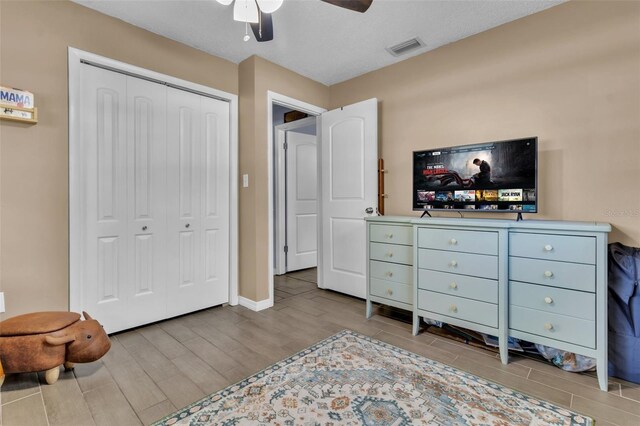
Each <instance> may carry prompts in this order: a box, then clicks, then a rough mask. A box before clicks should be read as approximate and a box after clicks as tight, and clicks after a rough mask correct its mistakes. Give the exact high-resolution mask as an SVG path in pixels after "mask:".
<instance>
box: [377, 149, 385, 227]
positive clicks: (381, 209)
mask: <svg viewBox="0 0 640 426" xmlns="http://www.w3.org/2000/svg"><path fill="white" fill-rule="evenodd" d="M385 173H387V171H386V170H385V169H384V160H383V159H382V158H380V159H378V213H380V214H381V215H384V199H385V198H387V194H385V193H384V174H385Z"/></svg>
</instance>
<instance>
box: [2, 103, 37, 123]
mask: <svg viewBox="0 0 640 426" xmlns="http://www.w3.org/2000/svg"><path fill="white" fill-rule="evenodd" d="M0 119H2V120H9V121H19V122H21V123H29V124H36V123H37V122H38V108H18V107H14V106H11V107H9V106H6V105H1V104H0Z"/></svg>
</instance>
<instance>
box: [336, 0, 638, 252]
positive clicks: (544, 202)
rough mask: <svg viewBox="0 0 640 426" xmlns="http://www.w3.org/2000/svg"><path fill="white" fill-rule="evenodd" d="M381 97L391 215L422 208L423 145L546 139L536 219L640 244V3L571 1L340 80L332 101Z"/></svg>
mask: <svg viewBox="0 0 640 426" xmlns="http://www.w3.org/2000/svg"><path fill="white" fill-rule="evenodd" d="M372 97H377V98H378V99H379V101H380V104H379V113H380V132H379V134H380V139H381V155H382V157H383V158H384V160H385V168H386V169H388V170H389V173H388V174H387V175H386V178H385V179H386V180H385V190H386V191H385V192H387V193H388V194H389V198H388V199H387V203H386V213H387V214H403V215H414V216H415V215H416V213H414V212H412V211H411V205H412V202H411V185H412V183H411V182H412V178H411V173H412V171H411V167H412V166H411V161H412V157H411V152H412V151H414V150H420V149H425V148H436V147H439V146H449V145H457V144H466V143H475V142H484V141H492V140H503V139H510V138H517V137H523V136H532V135H537V136H539V137H540V143H539V149H540V152H539V164H540V169H539V185H540V201H539V203H540V208H541V214H538V215H536V219H538V218H539V219H542V218H548V219H565V220H586V221H602V222H610V223H612V224H613V225H614V227H615V228H614V232H613V233H612V235H611V236H610V240H611V241H622V242H624V243H627V244H632V245H635V246H640V190H639V189H638V182H640V3H639V2H569V3H566V4H563V5H561V6H557V7H554V8H551V9H548V10H546V11H544V12H541V13H538V14H535V15H532V16H529V17H526V18H523V19H520V20H518V21H514V22H512V23H509V24H507V25H503V26H501V27H498V28H495V29H493V30H491V31H488V32H485V33H481V34H479V35H476V36H473V37H469V38H467V39H464V40H461V41H459V42H456V43H453V44H450V45H447V46H444V47H442V48H439V49H436V50H434V51H432V52H428V53H426V54H423V55H420V56H418V57H415V58H412V59H409V60H407V61H404V62H401V63H399V64H396V65H392V66H389V67H386V68H384V69H381V70H378V71H374V72H371V73H369V74H366V75H363V76H361V77H358V78H355V79H353V80H349V81H347V82H344V83H342V84H337V85H334V86H331V106H332V108H335V107H338V106H342V105H346V104H350V103H353V102H357V101H360V100H364V99H367V98H372ZM502 217H503V216H502Z"/></svg>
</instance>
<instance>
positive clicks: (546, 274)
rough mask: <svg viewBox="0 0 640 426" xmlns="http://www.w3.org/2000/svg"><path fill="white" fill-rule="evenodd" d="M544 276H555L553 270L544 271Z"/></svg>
mask: <svg viewBox="0 0 640 426" xmlns="http://www.w3.org/2000/svg"><path fill="white" fill-rule="evenodd" d="M544 276H545V277H547V278H551V277H552V276H553V272H551V271H544Z"/></svg>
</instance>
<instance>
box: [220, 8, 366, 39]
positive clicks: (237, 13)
mask: <svg viewBox="0 0 640 426" xmlns="http://www.w3.org/2000/svg"><path fill="white" fill-rule="evenodd" d="M216 1H217V2H218V3H220V4H223V5H225V6H228V5H230V4H231V3H233V1H234V0H216ZM283 1H284V0H235V4H234V5H233V19H234V20H236V21H240V22H245V23H246V25H247V26H248V25H251V30H252V31H253V35H254V36H255V37H256V41H259V42H263V41H270V40H273V18H272V17H271V14H272V13H273V12H275V11H276V10H278V9H279V8H280V6H282V3H283ZM321 1H323V2H325V3H329V4H332V5H334V6H338V7H342V8H344V9H349V10H353V11H355V12H360V13H364V12H366V11H367V10H368V9H369V6H371V3H373V0H321ZM249 39H250V37H249V31H248V29H247V31H246V33H245V36H244V41H249Z"/></svg>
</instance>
